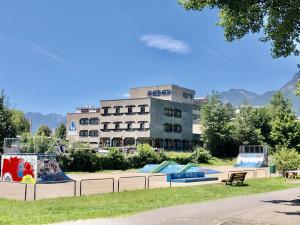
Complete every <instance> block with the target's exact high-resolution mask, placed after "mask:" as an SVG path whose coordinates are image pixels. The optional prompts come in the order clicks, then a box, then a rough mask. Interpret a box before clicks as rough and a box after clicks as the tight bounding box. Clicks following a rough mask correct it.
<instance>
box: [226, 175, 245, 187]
mask: <svg viewBox="0 0 300 225" xmlns="http://www.w3.org/2000/svg"><path fill="white" fill-rule="evenodd" d="M246 174H247V172H237V173H232V174H231V175H230V177H229V179H224V180H222V181H221V182H224V183H226V185H228V184H229V185H232V183H233V182H234V181H236V183H237V184H243V182H244V180H245V177H246Z"/></svg>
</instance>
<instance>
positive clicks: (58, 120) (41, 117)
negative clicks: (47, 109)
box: [25, 112, 67, 133]
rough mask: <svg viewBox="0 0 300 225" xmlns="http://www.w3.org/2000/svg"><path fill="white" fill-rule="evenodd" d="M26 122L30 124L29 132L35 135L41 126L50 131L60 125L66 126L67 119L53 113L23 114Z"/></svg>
mask: <svg viewBox="0 0 300 225" xmlns="http://www.w3.org/2000/svg"><path fill="white" fill-rule="evenodd" d="M25 117H26V119H27V120H29V121H30V122H31V131H32V132H33V133H35V132H36V131H37V129H38V128H39V127H40V126H42V125H47V126H48V127H50V128H51V129H55V128H57V127H58V126H59V125H60V124H62V123H63V124H66V121H67V117H66V116H63V115H59V114H55V113H51V114H42V113H39V112H28V113H25Z"/></svg>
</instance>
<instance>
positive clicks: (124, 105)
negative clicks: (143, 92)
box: [100, 98, 150, 139]
mask: <svg viewBox="0 0 300 225" xmlns="http://www.w3.org/2000/svg"><path fill="white" fill-rule="evenodd" d="M100 105H101V109H100V113H101V116H100V121H101V125H100V130H101V131H100V134H101V138H123V139H124V138H135V139H136V138H138V137H150V131H149V125H150V99H149V98H141V99H120V100H103V101H101V103H100ZM117 106H121V109H120V115H116V114H115V112H116V107H117ZM129 106H131V107H132V110H133V111H132V114H128V107H129ZM141 106H145V112H144V113H141V111H140V110H141V109H140V107H141ZM104 108H108V113H109V115H104ZM117 122H120V131H116V130H115V123H117ZM128 122H132V130H127V123H128ZM140 122H145V130H142V131H141V130H139V128H140ZM105 123H107V124H108V129H109V131H104V124H105Z"/></svg>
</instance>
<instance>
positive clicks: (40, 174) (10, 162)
mask: <svg viewBox="0 0 300 225" xmlns="http://www.w3.org/2000/svg"><path fill="white" fill-rule="evenodd" d="M248 147H249V149H250V148H252V147H251V146H248ZM248 147H247V146H242V147H241V148H240V149H241V150H240V154H239V156H238V158H237V162H241V160H243V159H244V158H245V154H249V155H251V154H258V153H254V152H252V153H244V151H245V150H244V149H248ZM256 148H257V149H260V150H261V149H263V150H265V149H264V148H263V147H261V148H258V147H256ZM253 149H255V146H253ZM260 150H259V151H260ZM241 154H242V155H241ZM265 154H267V153H265ZM246 158H247V157H246ZM247 159H248V158H247ZM254 159H255V157H253V156H252V159H251V160H252V161H253V160H254ZM256 159H257V161H258V162H259V161H260V160H261V157H260V156H258V157H256ZM239 160H240V161H239ZM237 164H238V163H237ZM237 164H236V165H233V166H205V167H201V165H200V166H199V165H198V164H194V163H189V164H187V165H180V164H177V163H175V162H173V161H165V162H163V163H161V164H148V165H145V166H144V167H143V168H140V169H138V170H136V169H132V170H127V171H110V172H97V173H69V174H65V173H64V172H63V171H62V170H61V169H60V168H59V165H58V164H57V162H56V160H55V157H54V156H53V155H41V154H24V153H21V152H20V151H19V150H17V149H16V148H15V149H6V151H5V152H4V154H3V155H2V160H1V182H0V197H2V198H9V199H16V200H22V201H34V200H40V199H46V198H58V197H69V196H84V195H93V194H104V193H112V192H123V191H131V190H139V189H153V188H170V187H180V186H192V185H205V184H212V183H220V181H221V180H222V179H227V178H229V176H230V174H231V173H235V172H241V171H243V172H247V175H246V179H256V178H264V177H269V176H270V173H269V170H268V167H249V164H246V166H245V167H242V166H243V165H245V164H244V163H239V164H238V166H237ZM255 165H257V162H256V164H255ZM260 165H261V166H262V164H260ZM264 165H265V164H264Z"/></svg>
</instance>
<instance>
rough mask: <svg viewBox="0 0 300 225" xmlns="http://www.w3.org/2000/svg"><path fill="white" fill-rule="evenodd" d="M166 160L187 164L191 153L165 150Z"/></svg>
mask: <svg viewBox="0 0 300 225" xmlns="http://www.w3.org/2000/svg"><path fill="white" fill-rule="evenodd" d="M167 160H171V161H174V162H176V163H178V164H188V163H190V162H191V153H189V152H167Z"/></svg>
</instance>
